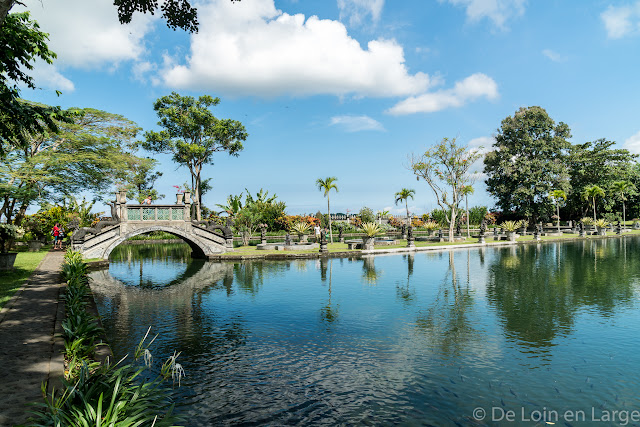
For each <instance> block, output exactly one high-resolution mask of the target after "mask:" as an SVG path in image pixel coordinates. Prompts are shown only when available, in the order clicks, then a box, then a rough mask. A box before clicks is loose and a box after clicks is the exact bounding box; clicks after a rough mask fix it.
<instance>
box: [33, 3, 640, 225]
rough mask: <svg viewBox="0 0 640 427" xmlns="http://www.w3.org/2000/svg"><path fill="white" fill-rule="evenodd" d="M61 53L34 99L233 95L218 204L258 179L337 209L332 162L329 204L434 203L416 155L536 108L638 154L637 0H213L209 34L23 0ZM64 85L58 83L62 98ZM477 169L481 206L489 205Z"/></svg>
mask: <svg viewBox="0 0 640 427" xmlns="http://www.w3.org/2000/svg"><path fill="white" fill-rule="evenodd" d="M25 3H26V5H27V8H28V9H29V10H30V11H31V12H32V15H33V17H34V18H35V19H36V20H38V22H39V23H40V25H41V27H42V28H43V30H44V31H46V32H48V33H50V47H51V48H52V49H53V50H54V51H55V52H57V54H58V60H57V61H56V62H55V63H54V64H53V66H47V65H45V64H38V65H37V66H36V69H35V70H34V76H35V77H36V83H37V84H39V86H40V89H38V90H36V91H27V90H25V91H24V92H23V96H24V97H25V98H27V99H32V100H36V101H40V102H44V103H48V104H53V105H61V106H62V107H65V108H67V107H92V108H97V109H101V110H105V111H109V112H112V113H118V114H121V115H123V116H125V117H127V118H129V119H131V120H133V121H135V122H136V123H138V124H139V125H140V126H141V127H142V128H143V129H144V130H157V129H158V127H157V125H156V122H157V117H156V116H155V114H154V112H153V108H152V105H153V101H154V100H155V99H157V98H158V97H160V96H163V95H167V94H169V93H170V92H171V91H177V92H178V93H180V94H182V95H192V96H198V95H201V94H209V95H213V96H218V97H220V98H221V103H220V105H219V106H217V107H215V108H214V113H215V114H216V116H217V117H221V118H233V119H236V120H240V121H241V122H242V123H243V124H244V125H245V127H246V128H247V131H248V133H249V138H248V139H247V141H246V143H245V149H244V151H243V152H241V153H240V156H239V157H237V158H234V157H229V156H228V155H226V154H224V153H219V154H218V156H217V159H216V160H215V165H213V166H207V167H206V168H205V170H204V172H203V177H204V178H209V177H210V178H212V183H213V189H212V190H211V192H210V193H208V194H206V195H205V196H204V204H205V205H206V206H210V207H212V206H213V205H214V204H216V203H223V202H224V201H225V200H226V197H227V196H228V195H229V194H238V193H240V192H242V191H244V189H245V188H248V189H249V190H250V191H251V192H252V193H255V192H257V191H258V190H259V189H260V188H264V189H265V190H268V191H269V192H270V193H271V194H273V193H276V194H277V195H278V198H279V199H280V200H283V201H285V202H286V203H287V206H288V209H287V211H288V212H289V213H292V214H296V213H304V212H315V211H317V210H319V209H320V210H322V211H325V210H326V199H324V198H323V196H322V193H321V192H319V191H318V190H317V188H316V187H315V181H316V179H317V178H321V177H322V178H324V177H327V176H336V177H337V178H338V182H337V184H338V186H339V189H340V191H339V193H337V194H332V195H331V205H332V211H334V212H346V211H347V209H349V210H350V211H351V212H357V211H358V210H359V209H360V208H361V207H362V206H368V207H370V208H372V209H373V210H374V211H378V210H383V209H384V210H390V211H391V212H393V213H402V212H404V207H403V206H394V193H395V192H397V191H399V190H400V189H402V188H403V187H408V188H414V189H415V190H416V197H415V200H413V201H410V210H411V211H412V212H415V213H418V214H420V213H423V212H425V211H429V210H431V209H433V208H435V207H436V205H435V199H434V197H433V194H432V193H431V190H430V189H429V188H428V187H427V185H426V183H424V182H423V181H420V182H417V181H416V180H415V177H414V176H413V175H412V174H411V173H410V172H409V171H408V170H407V169H406V167H405V165H406V163H407V156H408V155H409V154H411V153H412V152H415V153H421V152H424V150H425V149H426V148H428V147H429V146H430V145H432V144H434V143H435V142H437V141H439V140H441V139H442V138H444V137H457V138H458V140H459V141H460V142H462V143H464V144H469V145H470V146H471V147H479V146H483V147H484V148H485V149H487V148H489V147H490V146H491V144H492V136H493V135H494V134H495V132H496V130H497V129H498V127H499V126H500V122H501V120H502V119H504V118H505V117H507V116H509V115H512V114H513V113H514V112H515V111H516V110H517V109H518V108H519V107H526V106H531V105H539V106H542V107H543V108H545V109H546V110H547V112H548V113H549V115H550V116H551V117H552V118H553V119H554V120H556V121H563V122H565V123H567V124H568V125H569V126H570V128H571V131H572V135H573V138H572V142H574V143H582V142H586V141H592V140H595V139H598V138H607V139H609V140H613V141H616V142H617V144H618V145H619V146H620V147H625V148H628V149H630V150H631V151H633V152H636V153H640V122H639V121H638V120H637V117H638V111H640V97H639V95H640V79H639V78H638V70H640V56H639V55H638V53H639V47H640V44H639V43H640V1H637V0H635V1H616V2H608V1H599V0H593V1H588V0H583V1H580V2H574V1H562V0H557V1H556V0H538V1H531V0H529V1H526V0H419V1H414V0H405V1H397V0H396V1H389V0H387V1H385V0H323V1H311V0H275V1H274V0H242V1H241V2H233V3H232V2H230V1H229V0H207V1H204V0H203V1H200V2H198V3H196V5H197V6H198V9H199V21H200V31H199V32H198V33H197V34H194V35H191V34H187V33H184V32H182V31H172V30H170V29H168V28H167V27H166V26H165V25H164V22H163V21H161V20H160V19H158V17H154V16H150V15H138V16H134V19H133V22H132V23H131V24H129V25H126V26H121V25H120V24H119V23H118V21H117V16H116V11H115V8H114V7H113V5H112V4H111V2H110V1H109V0H92V1H90V2H88V1H86V0H65V1H64V2H62V1H60V0H58V1H56V0H43V1H42V2H41V1H39V0H25ZM55 89H59V90H61V91H62V92H63V93H62V95H61V96H59V97H56V95H55V91H54V90H55ZM154 157H156V158H157V159H158V160H159V161H160V164H159V166H158V169H159V170H161V171H162V172H163V173H164V175H163V177H162V178H161V179H160V180H158V182H157V184H156V188H157V189H158V190H159V192H160V193H163V194H165V195H167V198H166V199H165V200H168V201H171V202H172V201H173V200H174V198H175V196H173V193H174V189H173V187H172V186H173V185H177V184H182V183H184V182H188V181H190V180H189V175H188V171H187V170H186V169H185V168H177V167H176V165H174V164H173V163H172V162H171V160H170V158H169V156H158V155H154ZM483 188H484V185H483V183H482V182H481V180H480V181H479V182H478V183H477V184H476V194H474V195H473V196H472V197H471V198H470V204H471V205H476V204H483V205H489V206H491V205H492V204H493V201H492V199H491V198H490V197H489V196H488V195H487V194H486V193H485V192H484V189H483Z"/></svg>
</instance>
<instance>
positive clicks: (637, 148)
mask: <svg viewBox="0 0 640 427" xmlns="http://www.w3.org/2000/svg"><path fill="white" fill-rule="evenodd" d="M622 148H626V149H627V150H629V151H631V152H632V153H634V154H640V131H639V132H638V133H636V134H635V135H633V136H631V137H629V138H628V139H627V140H626V141H624V144H623V145H622Z"/></svg>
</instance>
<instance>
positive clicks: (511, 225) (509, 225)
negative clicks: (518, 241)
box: [500, 221, 523, 233]
mask: <svg viewBox="0 0 640 427" xmlns="http://www.w3.org/2000/svg"><path fill="white" fill-rule="evenodd" d="M522 224H523V222H522V221H504V222H503V223H502V224H500V228H502V229H503V230H504V231H506V232H507V233H514V232H515V231H516V230H518V228H520V227H522Z"/></svg>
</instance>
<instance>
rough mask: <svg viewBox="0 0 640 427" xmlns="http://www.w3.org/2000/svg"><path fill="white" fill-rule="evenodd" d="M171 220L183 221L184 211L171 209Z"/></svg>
mask: <svg viewBox="0 0 640 427" xmlns="http://www.w3.org/2000/svg"><path fill="white" fill-rule="evenodd" d="M171 219H172V220H174V221H182V220H184V211H183V209H182V208H177V209H171Z"/></svg>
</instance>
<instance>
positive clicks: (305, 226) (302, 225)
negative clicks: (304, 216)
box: [290, 221, 311, 240]
mask: <svg viewBox="0 0 640 427" xmlns="http://www.w3.org/2000/svg"><path fill="white" fill-rule="evenodd" d="M310 228H311V227H310V226H309V223H307V222H303V221H299V222H296V223H295V224H293V225H292V226H291V229H290V231H291V232H293V233H295V234H297V235H298V237H299V238H300V240H302V236H304V235H305V234H307V233H309V229H310Z"/></svg>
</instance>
